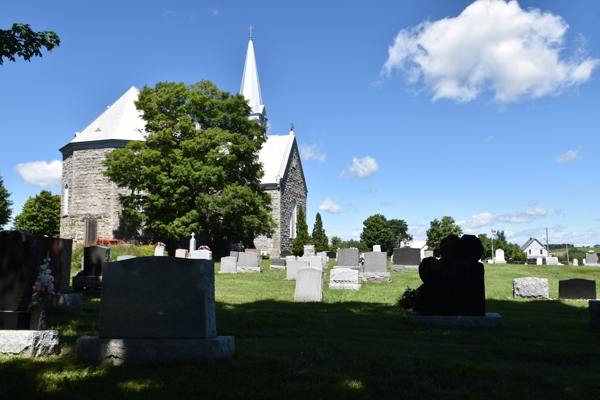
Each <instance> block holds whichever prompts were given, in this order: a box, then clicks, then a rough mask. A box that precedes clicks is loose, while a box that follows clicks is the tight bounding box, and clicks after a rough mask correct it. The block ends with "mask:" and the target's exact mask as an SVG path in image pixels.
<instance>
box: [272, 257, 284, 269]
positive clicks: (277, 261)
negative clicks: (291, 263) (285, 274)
mask: <svg viewBox="0 0 600 400" xmlns="http://www.w3.org/2000/svg"><path fill="white" fill-rule="evenodd" d="M270 269H272V270H275V271H282V270H284V269H285V258H279V257H271V267H270Z"/></svg>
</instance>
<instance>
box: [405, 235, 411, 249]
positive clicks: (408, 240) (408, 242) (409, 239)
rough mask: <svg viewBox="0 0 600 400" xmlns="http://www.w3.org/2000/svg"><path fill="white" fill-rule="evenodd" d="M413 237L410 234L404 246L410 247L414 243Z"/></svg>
mask: <svg viewBox="0 0 600 400" xmlns="http://www.w3.org/2000/svg"><path fill="white" fill-rule="evenodd" d="M412 240H413V237H412V236H409V237H407V238H406V239H404V246H405V247H410V245H411V243H412Z"/></svg>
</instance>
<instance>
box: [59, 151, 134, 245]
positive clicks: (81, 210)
mask: <svg viewBox="0 0 600 400" xmlns="http://www.w3.org/2000/svg"><path fill="white" fill-rule="evenodd" d="M113 150H114V148H96V149H86V150H75V151H74V152H73V153H72V154H71V155H69V156H68V157H67V158H66V159H64V161H63V176H62V186H61V206H60V209H61V220H60V237H61V238H65V239H73V241H74V242H75V243H77V244H83V242H84V237H85V219H87V218H97V219H98V221H97V226H98V238H102V239H113V238H114V233H113V231H115V230H117V228H118V227H119V213H120V211H121V209H122V207H121V205H120V204H119V201H118V198H117V197H118V195H119V194H120V193H125V192H126V190H127V189H119V188H118V187H117V185H116V184H114V183H113V182H111V181H110V180H109V179H108V178H107V177H105V176H104V175H103V174H102V172H104V171H105V170H106V167H105V166H104V164H103V163H102V162H103V161H104V160H105V159H106V154H107V153H110V152H111V151H113ZM65 185H68V186H69V196H68V202H69V206H68V214H67V215H65Z"/></svg>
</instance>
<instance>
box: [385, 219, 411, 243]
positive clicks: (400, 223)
mask: <svg viewBox="0 0 600 400" xmlns="http://www.w3.org/2000/svg"><path fill="white" fill-rule="evenodd" d="M388 226H389V228H390V229H391V230H392V231H394V238H395V240H394V244H393V245H392V248H391V249H386V250H390V251H391V250H393V247H394V246H396V247H400V241H402V240H405V239H408V238H409V237H411V236H410V235H409V234H408V224H407V223H406V221H404V220H403V219H389V220H388Z"/></svg>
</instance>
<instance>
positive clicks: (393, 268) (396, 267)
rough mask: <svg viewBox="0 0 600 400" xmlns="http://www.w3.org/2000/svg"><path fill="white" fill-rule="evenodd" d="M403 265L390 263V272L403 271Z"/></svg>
mask: <svg viewBox="0 0 600 400" xmlns="http://www.w3.org/2000/svg"><path fill="white" fill-rule="evenodd" d="M404 267H405V266H404V265H392V272H398V273H401V274H403V273H404Z"/></svg>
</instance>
